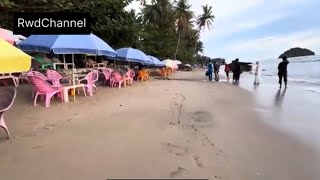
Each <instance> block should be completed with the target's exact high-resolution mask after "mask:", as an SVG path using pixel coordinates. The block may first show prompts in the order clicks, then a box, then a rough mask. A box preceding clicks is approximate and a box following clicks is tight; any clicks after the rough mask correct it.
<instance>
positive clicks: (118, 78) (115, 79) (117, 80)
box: [110, 71, 127, 88]
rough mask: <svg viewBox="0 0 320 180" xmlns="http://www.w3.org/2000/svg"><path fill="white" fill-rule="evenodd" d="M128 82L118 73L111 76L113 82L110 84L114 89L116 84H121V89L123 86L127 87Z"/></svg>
mask: <svg viewBox="0 0 320 180" xmlns="http://www.w3.org/2000/svg"><path fill="white" fill-rule="evenodd" d="M126 81H127V78H126V77H124V76H121V74H120V73H119V72H117V71H115V72H113V73H112V74H111V80H110V83H111V85H112V87H114V86H115V84H117V83H118V84H119V88H121V85H122V84H123V86H125V82H126Z"/></svg>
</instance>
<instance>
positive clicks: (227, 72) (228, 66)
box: [224, 62, 230, 82]
mask: <svg viewBox="0 0 320 180" xmlns="http://www.w3.org/2000/svg"><path fill="white" fill-rule="evenodd" d="M224 72H225V73H226V76H227V81H228V82H229V79H230V78H229V72H230V65H229V64H228V63H226V62H224Z"/></svg>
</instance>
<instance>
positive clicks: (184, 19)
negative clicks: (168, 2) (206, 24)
mask: <svg viewBox="0 0 320 180" xmlns="http://www.w3.org/2000/svg"><path fill="white" fill-rule="evenodd" d="M190 8H191V5H190V4H188V2H187V0H178V1H175V7H174V11H175V18H176V30H177V33H178V41H177V47H176V51H175V54H174V59H177V54H178V50H179V45H180V41H181V36H182V35H184V33H186V32H187V31H189V30H190V29H191V28H192V21H191V19H192V18H193V16H194V13H193V12H192V11H191V10H190Z"/></svg>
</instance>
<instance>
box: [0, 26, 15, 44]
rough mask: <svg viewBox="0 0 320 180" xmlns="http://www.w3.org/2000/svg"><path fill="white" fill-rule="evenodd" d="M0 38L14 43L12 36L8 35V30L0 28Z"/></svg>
mask: <svg viewBox="0 0 320 180" xmlns="http://www.w3.org/2000/svg"><path fill="white" fill-rule="evenodd" d="M0 39H3V40H5V41H7V42H8V43H10V44H14V38H13V36H11V35H10V31H9V30H7V29H2V28H0Z"/></svg>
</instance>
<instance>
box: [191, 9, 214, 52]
mask: <svg viewBox="0 0 320 180" xmlns="http://www.w3.org/2000/svg"><path fill="white" fill-rule="evenodd" d="M214 18H215V16H214V15H213V14H212V6H209V5H208V4H207V5H205V6H202V14H201V15H200V16H199V17H198V18H197V25H198V34H199V36H200V33H201V30H203V31H204V30H205V28H206V27H207V28H208V29H209V30H210V27H211V26H212V24H213V20H214ZM196 49H197V43H196V44H195V47H194V50H195V52H196V53H197V51H196Z"/></svg>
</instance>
